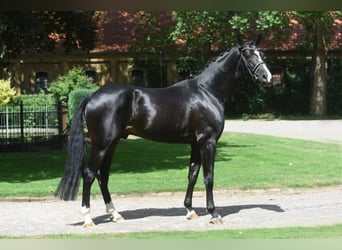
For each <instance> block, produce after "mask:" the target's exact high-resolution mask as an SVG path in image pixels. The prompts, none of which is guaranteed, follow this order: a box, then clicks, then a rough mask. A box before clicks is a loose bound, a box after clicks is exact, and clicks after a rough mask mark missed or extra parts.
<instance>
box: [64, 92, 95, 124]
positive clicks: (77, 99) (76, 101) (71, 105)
mask: <svg viewBox="0 0 342 250" xmlns="http://www.w3.org/2000/svg"><path fill="white" fill-rule="evenodd" d="M94 91H95V90H94V89H76V90H73V91H71V92H70V94H69V98H68V119H69V121H70V120H71V119H72V117H73V115H74V113H75V110H76V109H77V108H78V106H79V105H80V103H81V101H82V100H83V99H84V98H85V97H86V96H89V95H91V94H92V93H94Z"/></svg>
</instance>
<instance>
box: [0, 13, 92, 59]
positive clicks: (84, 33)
mask: <svg viewBox="0 0 342 250" xmlns="http://www.w3.org/2000/svg"><path fill="white" fill-rule="evenodd" d="M95 38H96V13H95V12H81V11H74V12H70V11H68V12H58V11H43V12H40V11H32V12H28V11H26V12H24V11H9V12H0V60H1V59H3V58H5V57H14V56H16V55H18V54H20V53H22V52H26V51H28V50H29V49H34V50H36V51H38V52H39V51H53V50H55V49H56V47H58V46H62V47H64V48H65V51H66V52H69V51H70V50H72V49H84V50H90V49H93V48H94V45H95Z"/></svg>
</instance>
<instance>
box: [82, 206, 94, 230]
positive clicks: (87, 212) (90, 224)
mask: <svg viewBox="0 0 342 250" xmlns="http://www.w3.org/2000/svg"><path fill="white" fill-rule="evenodd" d="M80 212H81V214H82V215H83V217H84V224H83V227H94V226H95V223H94V222H93V220H92V219H91V216H90V208H87V207H85V206H83V207H81V211H80Z"/></svg>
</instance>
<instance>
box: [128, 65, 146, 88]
mask: <svg viewBox="0 0 342 250" xmlns="http://www.w3.org/2000/svg"><path fill="white" fill-rule="evenodd" d="M131 77H132V84H133V85H135V86H143V85H144V72H143V71H142V70H140V69H134V70H132V73H131Z"/></svg>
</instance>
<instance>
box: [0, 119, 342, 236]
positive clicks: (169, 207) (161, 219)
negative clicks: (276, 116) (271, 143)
mask: <svg viewBox="0 0 342 250" xmlns="http://www.w3.org/2000/svg"><path fill="white" fill-rule="evenodd" d="M341 129H342V121H341V120H337V121H305V122H302V121H299V122H297V121H280V122H273V121H272V122H264V121H248V122H242V121H228V122H227V123H226V128H225V130H226V131H231V132H245V133H256V134H268V135H276V136H285V137H294V138H302V139H309V140H320V141H333V142H338V143H342V133H341ZM291 131H292V133H291ZM214 197H215V203H216V206H217V209H218V211H219V212H220V214H221V216H222V217H223V221H224V224H222V225H212V224H209V220H210V216H209V215H208V214H207V213H206V211H205V194H204V192H196V193H195V194H194V199H193V205H194V207H195V208H196V207H197V209H196V211H197V213H198V214H199V215H200V217H199V218H198V219H196V220H191V221H188V220H186V218H185V214H186V211H185V209H184V208H183V206H182V204H183V199H184V193H183V192H181V193H159V194H146V195H142V196H134V195H129V196H115V195H113V201H114V203H115V205H116V208H117V209H118V211H120V212H121V214H122V215H123V216H124V217H125V219H126V220H125V221H122V222H120V223H114V222H112V221H111V220H110V217H109V216H108V215H107V214H106V213H105V208H104V204H103V201H102V199H100V198H95V199H94V198H93V199H92V200H91V209H92V210H91V214H92V217H93V218H94V221H95V223H96V224H97V226H96V227H94V228H90V229H84V228H83V227H82V224H83V218H82V216H81V215H80V214H79V208H80V202H81V201H80V198H79V199H78V200H77V201H71V202H70V201H69V202H64V201H59V200H57V199H54V198H51V197H48V198H42V199H33V200H27V199H25V198H23V199H20V198H16V199H2V200H0V215H1V219H0V235H7V236H29V235H45V234H67V233H78V234H87V233H125V232H140V231H145V232H146V231H173V230H213V229H216V230H217V229H244V228H273V227H288V226H318V225H333V224H337V223H342V185H340V186H335V187H327V188H315V189H285V190H280V189H272V190H247V191H241V190H215V194H214Z"/></svg>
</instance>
